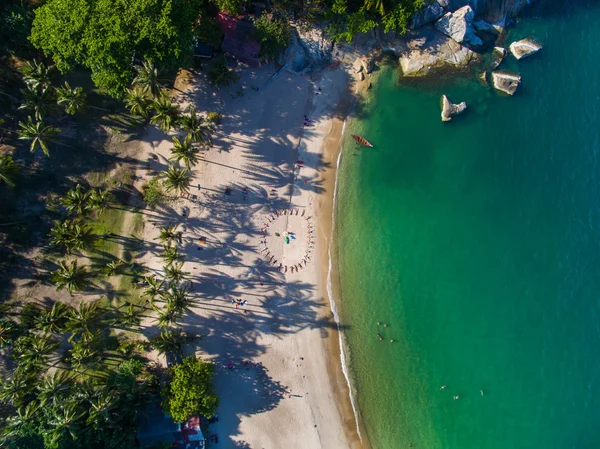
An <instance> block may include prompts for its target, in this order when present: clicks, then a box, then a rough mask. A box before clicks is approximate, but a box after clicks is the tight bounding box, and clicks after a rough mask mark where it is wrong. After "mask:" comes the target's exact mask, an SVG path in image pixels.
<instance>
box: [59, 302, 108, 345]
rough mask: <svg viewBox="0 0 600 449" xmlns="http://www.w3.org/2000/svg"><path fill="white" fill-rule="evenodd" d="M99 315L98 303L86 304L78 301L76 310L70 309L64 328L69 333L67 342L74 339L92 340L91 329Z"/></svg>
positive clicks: (100, 310)
mask: <svg viewBox="0 0 600 449" xmlns="http://www.w3.org/2000/svg"><path fill="white" fill-rule="evenodd" d="M101 313H102V309H101V308H100V305H99V302H98V301H96V302H90V303H87V304H85V303H84V302H83V301H80V302H79V306H78V307H77V308H71V310H70V314H69V315H70V316H69V321H67V326H66V328H67V331H69V332H71V336H70V337H69V341H73V340H74V339H75V338H76V337H80V338H81V339H82V340H85V341H90V340H91V339H93V338H94V333H93V332H92V328H93V326H94V324H95V323H96V320H97V319H98V318H99V317H100V314H101Z"/></svg>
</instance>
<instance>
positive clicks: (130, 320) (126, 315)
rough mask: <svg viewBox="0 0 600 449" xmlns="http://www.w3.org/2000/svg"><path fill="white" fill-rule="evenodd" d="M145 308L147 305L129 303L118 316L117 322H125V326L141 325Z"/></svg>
mask: <svg viewBox="0 0 600 449" xmlns="http://www.w3.org/2000/svg"><path fill="white" fill-rule="evenodd" d="M145 310H146V308H145V307H138V306H136V305H135V304H132V303H129V305H127V308H126V309H125V311H124V312H121V313H120V315H119V316H118V317H117V319H116V320H115V323H120V324H124V325H125V326H139V325H140V323H141V321H142V314H143V313H144V311H145Z"/></svg>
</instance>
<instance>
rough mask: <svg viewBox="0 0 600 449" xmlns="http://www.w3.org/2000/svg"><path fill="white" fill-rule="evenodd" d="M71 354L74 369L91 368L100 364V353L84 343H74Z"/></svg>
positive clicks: (70, 358) (70, 359)
mask: <svg viewBox="0 0 600 449" xmlns="http://www.w3.org/2000/svg"><path fill="white" fill-rule="evenodd" d="M69 353H70V356H69V361H70V362H71V366H72V367H73V368H82V367H89V366H93V365H95V364H96V363H98V351H96V350H95V349H93V348H92V347H90V345H88V344H86V343H85V342H83V341H79V342H75V343H73V348H72V349H70V350H69Z"/></svg>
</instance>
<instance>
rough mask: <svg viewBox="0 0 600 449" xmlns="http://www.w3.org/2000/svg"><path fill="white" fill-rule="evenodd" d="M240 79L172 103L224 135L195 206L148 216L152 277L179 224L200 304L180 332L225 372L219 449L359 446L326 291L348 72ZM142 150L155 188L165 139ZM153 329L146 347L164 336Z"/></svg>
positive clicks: (191, 90)
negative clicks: (213, 120) (208, 115)
mask: <svg viewBox="0 0 600 449" xmlns="http://www.w3.org/2000/svg"><path fill="white" fill-rule="evenodd" d="M239 74H240V76H241V78H240V81H239V83H238V84H236V85H234V86H231V87H229V88H227V89H222V90H213V89H212V88H210V87H208V83H207V82H206V80H205V79H204V77H203V76H202V74H200V75H194V76H191V75H190V76H189V77H188V80H187V81H188V83H186V85H185V87H184V88H182V89H181V91H182V92H180V93H179V94H178V95H177V97H176V98H177V101H178V102H179V103H180V105H181V106H182V107H183V108H186V107H187V106H188V105H189V104H193V105H195V106H196V108H197V109H198V111H200V112H208V111H218V112H220V113H221V114H223V122H222V124H221V125H219V126H218V127H217V131H216V134H215V136H214V146H213V147H212V148H210V149H208V150H206V151H205V152H204V153H203V159H202V160H201V162H200V163H199V164H198V165H197V166H196V167H195V168H194V169H193V182H192V189H191V190H190V196H189V198H184V199H181V200H180V201H178V202H177V203H176V204H173V205H171V207H165V208H160V209H157V210H154V211H151V210H146V213H145V222H146V225H145V238H144V240H145V241H146V242H148V244H149V245H150V246H151V248H150V251H148V253H147V255H146V256H145V260H144V264H145V265H146V266H148V267H149V268H150V270H156V271H157V272H158V271H160V270H161V267H162V261H161V259H160V258H159V257H158V256H157V254H158V252H159V249H160V247H159V245H158V243H157V240H155V238H156V236H157V235H158V232H159V229H160V227H161V226H163V225H167V224H169V223H174V224H179V225H180V230H181V231H183V238H182V242H181V244H180V245H179V246H180V249H181V250H182V251H185V253H186V255H187V262H186V263H185V266H184V269H185V271H187V272H188V273H190V275H189V278H190V280H191V281H192V283H193V288H194V299H195V304H194V307H193V309H192V311H191V312H190V313H188V314H187V315H186V317H185V319H184V323H183V327H184V330H185V331H187V332H188V333H190V334H196V335H200V336H201V337H202V338H200V339H198V341H197V343H196V345H195V347H191V348H190V347H188V348H187V351H188V352H189V353H192V352H195V353H196V354H197V355H199V356H201V357H203V358H205V359H208V360H212V361H214V362H215V363H216V364H217V375H216V386H217V392H218V394H219V395H220V397H221V405H220V407H219V412H218V413H219V422H218V423H215V424H213V425H211V432H214V433H216V434H218V436H219V446H220V447H224V448H229V447H231V448H233V447H235V448H242V447H244V448H282V447H286V448H351V447H352V448H353V447H362V444H361V442H360V440H359V439H358V436H357V431H356V424H355V419H354V416H353V413H352V409H351V407H350V401H349V396H348V389H347V386H346V384H345V379H344V376H343V374H342V370H341V365H340V361H339V343H338V334H337V332H338V331H337V326H336V323H335V322H334V320H333V316H332V313H331V309H330V306H329V300H328V298H327V293H326V288H325V281H326V269H327V265H328V260H327V245H328V244H329V242H328V241H329V238H330V232H331V211H332V200H333V185H334V179H335V163H336V158H337V151H339V149H338V146H339V137H340V135H341V129H342V126H341V124H342V121H343V116H344V114H345V111H347V105H348V103H349V102H348V99H349V91H350V89H351V86H350V83H349V77H348V71H347V69H346V68H344V67H335V66H332V67H330V68H328V69H327V70H325V71H323V72H322V73H320V74H316V75H313V77H312V78H311V77H308V76H297V75H293V74H290V73H287V72H285V71H282V72H280V73H278V72H277V70H276V68H275V67H274V66H273V65H267V66H263V67H261V68H248V67H243V68H239ZM176 87H177V86H176ZM305 116H307V117H308V118H309V120H310V122H306V121H305ZM305 123H306V124H308V126H306V125H305ZM144 145H145V148H144V151H145V152H146V153H147V158H146V160H148V161H151V162H150V167H149V169H148V170H144V171H145V173H144V172H142V173H139V174H140V175H141V177H142V178H143V179H146V180H147V179H149V177H150V176H151V175H152V174H153V172H160V171H162V170H163V169H165V167H166V166H167V159H168V157H169V156H170V153H169V148H170V136H168V135H165V134H163V133H162V132H161V131H160V130H158V129H156V128H151V129H150V130H149V132H148V135H147V139H146V142H145V143H144ZM153 155H156V156H155V157H154V159H153V158H152V156H153ZM144 157H146V155H145V156H144ZM151 242H154V243H151ZM146 324H147V327H146V332H145V333H146V334H147V335H152V334H157V333H158V332H159V329H158V328H157V327H156V325H155V322H153V321H152V320H148V322H147V323H146Z"/></svg>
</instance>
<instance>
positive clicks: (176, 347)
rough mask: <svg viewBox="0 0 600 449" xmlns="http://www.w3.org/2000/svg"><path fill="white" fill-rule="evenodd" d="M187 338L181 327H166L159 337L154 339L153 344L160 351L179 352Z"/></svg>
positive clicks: (161, 352)
mask: <svg viewBox="0 0 600 449" xmlns="http://www.w3.org/2000/svg"><path fill="white" fill-rule="evenodd" d="M186 341H187V338H186V337H185V335H184V334H183V332H182V331H181V329H174V330H173V329H166V330H164V331H162V332H161V333H160V335H159V336H158V337H155V338H153V339H152V341H151V342H152V346H154V348H155V349H156V350H157V351H158V352H159V353H160V354H167V353H178V354H180V353H181V351H182V349H183V344H184V343H185V342H186Z"/></svg>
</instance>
